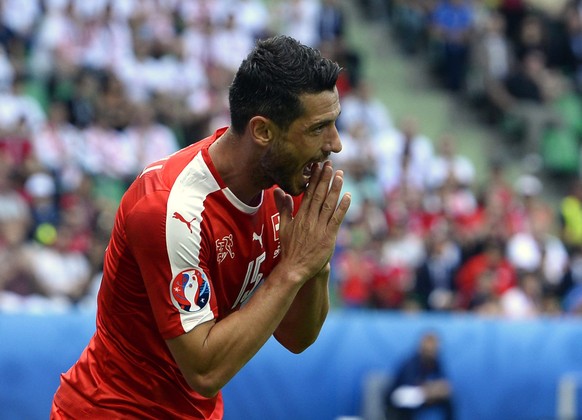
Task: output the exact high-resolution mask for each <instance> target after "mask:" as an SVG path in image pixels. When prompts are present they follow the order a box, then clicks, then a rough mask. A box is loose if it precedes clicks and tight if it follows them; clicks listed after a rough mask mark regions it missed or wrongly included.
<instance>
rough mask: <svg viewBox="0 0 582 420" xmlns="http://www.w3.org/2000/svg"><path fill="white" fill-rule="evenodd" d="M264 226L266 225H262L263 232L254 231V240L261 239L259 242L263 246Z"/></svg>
mask: <svg viewBox="0 0 582 420" xmlns="http://www.w3.org/2000/svg"><path fill="white" fill-rule="evenodd" d="M264 228H265V225H263V226H262V227H261V233H255V232H253V241H259V244H261V248H262V247H263V229H264Z"/></svg>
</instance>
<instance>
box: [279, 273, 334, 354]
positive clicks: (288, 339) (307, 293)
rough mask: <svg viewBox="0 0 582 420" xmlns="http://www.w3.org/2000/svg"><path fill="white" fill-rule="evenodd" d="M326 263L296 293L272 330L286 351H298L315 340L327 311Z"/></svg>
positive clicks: (327, 277)
mask: <svg viewBox="0 0 582 420" xmlns="http://www.w3.org/2000/svg"><path fill="white" fill-rule="evenodd" d="M329 267H330V266H329V263H328V264H327V265H326V267H325V268H324V269H323V270H322V271H321V272H320V273H319V274H318V275H317V276H316V277H314V278H313V279H311V280H309V281H308V282H306V283H305V284H304V285H303V287H301V289H300V290H299V292H298V293H297V296H296V297H295V299H294V300H293V303H292V304H291V306H290V307H289V310H288V311H287V314H286V315H285V317H284V318H283V320H282V321H281V323H280V324H279V326H278V327H277V329H276V331H275V338H276V339H277V340H278V341H279V342H280V343H281V344H282V345H283V346H284V347H285V348H287V349H288V350H289V351H292V352H293V353H300V352H302V351H303V350H305V349H306V348H307V347H309V346H310V345H311V344H313V342H314V341H315V340H316V338H317V336H318V335H319V332H320V330H321V327H322V326H323V323H324V321H325V319H326V317H327V313H328V311H329V273H330V268H329Z"/></svg>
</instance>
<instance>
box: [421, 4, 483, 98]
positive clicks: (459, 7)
mask: <svg viewBox="0 0 582 420" xmlns="http://www.w3.org/2000/svg"><path fill="white" fill-rule="evenodd" d="M473 30H474V16H473V10H472V6H471V4H470V3H468V2H466V1H465V0H440V1H438V2H437V4H436V6H435V9H434V10H433V13H432V17H431V23H430V42H431V44H432V45H431V49H432V50H433V52H434V54H436V58H435V63H434V65H435V66H436V69H437V72H438V74H439V75H440V76H441V77H442V79H443V82H444V83H445V86H446V87H447V88H448V89H450V90H451V91H453V92H458V91H460V90H461V89H463V88H465V78H466V75H467V69H468V67H467V66H468V59H469V54H470V46H471V43H470V41H471V36H472V34H473Z"/></svg>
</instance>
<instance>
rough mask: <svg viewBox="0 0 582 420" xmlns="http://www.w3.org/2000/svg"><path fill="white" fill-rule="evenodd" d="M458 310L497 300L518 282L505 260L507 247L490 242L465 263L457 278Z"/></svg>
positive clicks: (496, 242) (514, 272)
mask: <svg viewBox="0 0 582 420" xmlns="http://www.w3.org/2000/svg"><path fill="white" fill-rule="evenodd" d="M455 283H456V286H457V288H458V291H459V308H460V309H469V310H471V309H474V308H475V307H477V306H480V305H481V304H483V303H484V302H489V301H490V300H491V299H498V298H499V297H500V296H501V295H502V294H503V293H504V292H506V291H507V290H508V289H510V288H511V287H514V286H515V284H516V283H517V273H516V271H515V269H514V267H513V266H512V265H511V264H510V262H509V261H508V260H507V258H506V257H505V244H503V243H500V242H499V241H497V240H489V241H488V242H487V243H486V244H485V248H484V250H483V251H482V252H480V253H478V254H476V255H474V256H472V257H470V258H469V259H468V260H467V261H466V262H463V263H462V264H461V266H460V267H459V270H458V272H457V274H456V276H455Z"/></svg>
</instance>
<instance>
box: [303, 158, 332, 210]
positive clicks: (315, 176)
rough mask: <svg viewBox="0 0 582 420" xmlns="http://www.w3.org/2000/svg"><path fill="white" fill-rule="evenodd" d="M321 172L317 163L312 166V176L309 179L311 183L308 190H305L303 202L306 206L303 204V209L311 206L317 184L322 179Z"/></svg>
mask: <svg viewBox="0 0 582 420" xmlns="http://www.w3.org/2000/svg"><path fill="white" fill-rule="evenodd" d="M325 163H327V162H325ZM325 163H324V166H325ZM321 172H322V168H321V167H320V166H319V165H318V164H317V163H314V164H312V165H311V176H310V177H309V183H308V184H307V188H306V189H305V192H304V193H303V199H302V202H303V203H304V204H302V206H301V208H303V209H307V208H309V205H310V203H311V199H312V198H313V194H314V191H315V188H316V187H317V184H318V182H319V179H320V177H321Z"/></svg>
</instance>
